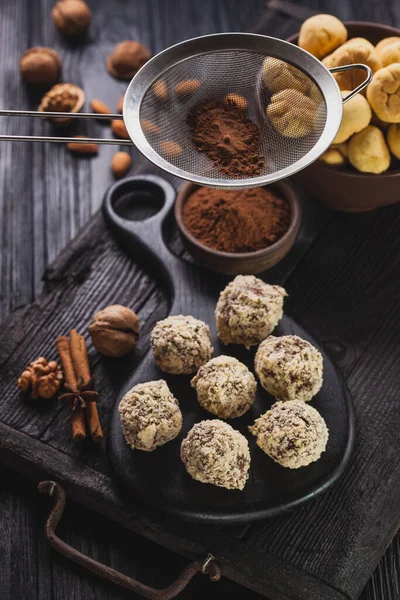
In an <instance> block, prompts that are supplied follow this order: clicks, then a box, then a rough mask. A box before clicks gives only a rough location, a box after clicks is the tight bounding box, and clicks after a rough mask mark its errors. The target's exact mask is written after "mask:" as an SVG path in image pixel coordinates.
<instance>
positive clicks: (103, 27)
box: [0, 0, 400, 600]
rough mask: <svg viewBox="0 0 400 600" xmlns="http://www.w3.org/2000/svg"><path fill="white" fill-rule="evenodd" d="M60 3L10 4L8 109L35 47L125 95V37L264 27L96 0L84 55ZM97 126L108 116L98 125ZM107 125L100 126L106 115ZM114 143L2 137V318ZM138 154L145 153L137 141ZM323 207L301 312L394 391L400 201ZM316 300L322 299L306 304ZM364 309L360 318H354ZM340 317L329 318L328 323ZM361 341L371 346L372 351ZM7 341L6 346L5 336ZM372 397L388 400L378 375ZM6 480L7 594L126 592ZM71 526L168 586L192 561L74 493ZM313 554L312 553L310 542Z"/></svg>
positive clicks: (14, 124) (322, 2)
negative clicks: (79, 150) (70, 36)
mask: <svg viewBox="0 0 400 600" xmlns="http://www.w3.org/2000/svg"><path fill="white" fill-rule="evenodd" d="M52 4H53V1H52V0H34V1H32V0H14V2H9V1H8V0H2V1H1V2H0V80H1V81H2V85H1V86H0V106H2V107H7V108H28V107H34V106H35V102H36V99H35V98H33V97H31V96H30V93H29V92H28V91H27V90H26V88H25V87H24V86H23V85H22V84H21V82H20V80H19V77H18V74H17V69H18V57H19V55H20V54H21V53H22V51H24V50H25V49H26V48H28V47H31V46H35V45H48V46H51V47H54V48H56V49H57V50H60V52H61V53H62V55H63V57H64V71H63V78H64V80H65V81H73V82H75V83H77V84H83V86H84V88H85V91H86V92H87V96H88V98H89V99H90V98H93V97H100V98H102V99H103V100H105V101H107V102H109V103H110V104H111V105H112V106H114V105H115V103H116V101H117V99H118V98H119V96H120V95H121V93H123V91H124V89H125V85H123V84H122V83H119V82H117V81H113V80H111V79H110V78H108V77H105V75H104V60H105V57H106V56H107V54H108V53H109V51H110V50H111V48H112V47H113V46H114V44H115V43H117V42H118V41H120V40H121V39H125V38H134V39H139V40H140V41H142V42H144V43H145V44H146V45H148V46H149V47H151V49H152V51H153V52H157V51H159V50H161V49H163V48H165V47H166V46H168V45H170V44H172V43H174V42H176V41H179V40H181V39H184V38H187V37H193V36H195V35H200V34H204V33H211V32H215V31H234V30H243V31H246V30H249V29H252V28H253V27H254V26H255V25H256V24H257V19H258V16H259V14H260V13H261V11H262V9H263V5H264V2H263V0H247V1H246V2H241V1H240V0H202V1H201V2H199V3H196V2H195V1H194V0H191V1H186V0H179V1H178V0H152V1H151V2H149V0H135V1H134V2H133V1H131V2H128V1H127V0H126V1H124V0H113V2H107V1H106V0H101V1H100V0H98V1H97V2H95V0H92V1H89V5H90V6H91V8H92V9H93V14H94V20H93V25H92V28H91V34H90V37H89V40H88V46H85V51H84V52H81V51H80V49H79V46H78V47H76V46H75V47H73V46H70V45H69V44H68V43H66V42H65V41H63V40H62V39H61V38H60V36H59V35H58V34H57V33H56V31H55V30H54V27H53V24H52V22H51V18H50V11H51V6H52ZM297 4H298V5H300V4H303V5H305V6H309V7H310V8H312V9H314V10H316V11H318V12H332V13H334V14H337V15H338V16H340V17H341V18H343V19H360V20H361V19H362V20H371V21H376V22H384V23H388V24H391V25H397V26H399V25H400V2H399V1H398V0H396V2H391V1H388V0H387V1H384V2H378V1H377V0H368V1H367V2H362V3H361V2H358V1H357V0H349V1H348V2H342V3H338V2H335V0H302V1H301V2H297ZM264 30H265V31H266V32H268V33H270V34H271V35H274V34H275V35H279V36H281V37H286V36H287V35H289V34H290V33H292V32H293V31H295V30H296V23H295V22H294V21H293V20H290V19H288V18H287V17H284V16H283V15H282V14H278V13H276V12H274V11H271V12H269V13H268V15H267V19H266V21H265V23H264ZM95 129H96V126H95V127H94V129H93V128H92V129H90V133H94V132H95ZM43 130H46V125H45V124H43V123H41V122H39V123H38V122H33V121H26V120H22V119H21V120H13V121H11V120H4V119H3V120H2V121H1V131H2V132H7V133H22V132H29V133H35V134H40V133H41V132H43ZM80 131H82V130H80ZM98 131H101V129H100V126H98ZM83 132H84V131H83ZM113 152H114V149H112V148H107V147H105V148H103V149H102V151H101V153H100V155H99V157H97V158H96V159H94V160H90V161H88V160H82V159H81V160H77V159H75V158H72V157H71V156H70V155H66V153H65V149H64V148H62V147H58V146H51V145H43V146H42V145H39V144H35V145H28V144H17V143H14V144H10V143H3V144H2V145H1V146H0V165H1V166H0V169H1V171H0V172H1V179H0V181H1V183H0V186H1V192H0V215H1V216H0V248H1V251H0V273H1V284H0V320H2V319H5V318H6V317H7V315H8V314H9V313H11V312H12V311H14V310H15V309H16V308H17V307H19V306H21V305H23V304H25V303H29V302H32V301H33V300H34V299H35V298H37V297H38V296H39V294H40V292H41V290H42V280H41V278H42V275H43V272H44V270H45V267H46V265H48V264H49V263H51V262H52V261H53V260H54V259H55V258H56V256H57V255H58V254H59V252H60V251H61V250H62V249H63V248H64V247H65V246H66V244H67V243H68V242H69V240H71V239H72V238H73V237H74V236H75V235H76V233H77V232H78V230H79V229H80V228H81V226H83V225H84V224H85V223H86V222H87V221H88V220H89V218H90V216H91V214H92V213H93V212H95V211H96V210H97V208H98V207H99V205H100V202H101V199H102V195H103V193H104V191H105V189H106V188H107V186H108V185H109V184H110V183H111V181H112V178H111V175H110V173H109V163H110V158H111V156H112V154H113ZM133 154H134V157H135V156H136V154H135V152H134V153H133ZM325 218H326V224H325V225H324V226H323V227H322V228H321V231H320V232H319V235H318V237H317V238H316V239H315V240H314V242H313V244H311V245H310V243H309V242H310V240H306V239H305V240H304V247H306V246H307V248H308V250H307V252H308V255H307V264H308V265H311V266H312V269H314V270H315V269H318V264H319V257H320V256H322V255H323V256H324V265H325V268H326V269H327V275H326V276H324V275H323V274H321V273H318V278H317V280H316V283H315V284H314V280H313V271H312V270H309V269H308V268H307V265H306V264H305V263H304V262H300V263H299V265H296V269H295V268H294V267H295V265H293V272H292V273H291V274H290V277H291V280H290V284H291V290H292V291H293V294H296V297H297V298H299V297H300V296H299V292H300V291H301V298H302V299H301V300H299V301H298V303H297V305H296V309H295V311H294V310H293V307H292V311H293V312H295V313H296V314H297V316H298V317H299V318H300V319H301V321H302V323H303V324H304V325H305V326H306V327H308V328H309V329H310V331H314V332H316V333H318V336H320V337H321V338H324V336H325V334H329V333H331V332H332V330H334V329H335V328H336V329H337V332H338V336H337V339H338V340H346V346H345V347H343V346H341V345H340V343H339V342H338V344H337V346H336V347H333V350H334V351H335V352H336V355H337V359H338V360H339V362H340V365H341V367H342V369H343V371H344V372H345V374H346V376H347V378H348V380H349V381H350V385H351V386H353V387H354V386H360V385H362V381H363V378H364V377H365V373H366V372H367V371H369V370H372V369H373V372H374V373H375V378H377V377H378V374H379V375H380V376H382V377H383V379H385V377H387V381H386V382H385V390H386V393H389V392H392V393H394V394H395V393H396V385H397V383H396V380H395V377H394V375H393V368H394V365H393V362H392V357H391V356H388V355H387V354H385V352H382V353H380V352H379V347H380V344H382V343H383V340H385V338H390V337H391V336H393V337H394V336H395V335H396V333H397V338H396V339H397V340H398V339H399V332H398V324H397V322H398V317H397V315H398V308H399V286H398V281H399V261H398V254H399V253H398V249H397V250H396V248H394V247H393V251H390V250H388V247H387V244H389V243H391V244H393V245H394V241H395V240H396V239H397V237H398V234H397V232H398V222H399V219H400V211H399V209H398V207H391V208H389V209H385V210H383V211H380V212H379V213H376V214H372V215H363V216H358V217H352V216H345V215H332V214H328V213H324V219H325ZM396 224H397V225H396ZM371 245H374V248H375V254H371V253H369V259H368V261H363V252H364V251H365V248H366V247H367V246H369V247H371ZM303 250H304V248H303ZM353 253H360V256H359V260H358V262H357V263H355V262H354V261H353V262H351V264H350V267H347V258H348V256H349V255H352V254H353ZM371 256H376V261H374V260H372V261H371ZM366 262H368V264H366ZM329 270H332V272H333V273H335V276H336V277H337V281H336V283H335V286H337V287H339V288H340V294H338V293H336V295H335V302H336V303H337V304H335V306H332V307H331V306H330V303H329V294H330V290H331V286H332V281H330V277H329ZM314 272H315V271H314ZM135 276H136V285H137V288H138V289H140V293H141V296H142V298H143V299H144V301H143V306H142V308H141V310H145V308H146V303H150V304H151V303H153V304H154V302H156V301H157V298H155V294H154V289H153V288H149V289H147V288H146V286H149V285H152V284H149V283H148V280H147V276H146V274H145V273H143V272H142V271H141V270H140V269H138V271H137V273H136V275H135ZM375 281H376V285H374V282H375ZM355 287H356V288H357V287H358V289H359V294H358V295H356V294H354V288H355ZM339 298H340V300H338V299H339ZM310 305H312V307H313V310H307V309H308V307H310ZM149 312H150V309H149ZM382 313H385V318H382ZM355 315H358V317H359V319H358V320H354V316H355ZM328 317H329V319H330V323H329V326H328V325H325V324H326V321H327V319H328ZM332 320H334V321H336V322H335V324H332ZM396 328H397V329H396ZM360 339H361V340H362V344H361V346H362V347H363V349H364V351H365V356H364V355H363V353H362V352H361V353H360ZM1 342H2V343H3V348H4V346H5V345H6V343H7V340H2V341H1ZM1 342H0V344H1ZM371 344H372V346H374V345H375V352H374V353H373V354H372V355H373V357H374V365H373V367H372V365H371V362H370V360H371V356H370V354H369V353H368V351H367V348H370V347H371ZM395 347H396V346H395ZM397 349H398V344H397ZM387 374H388V375H387ZM390 374H392V375H390ZM390 377H392V380H393V383H392V384H391V383H390V381H391V380H390ZM366 393H367V392H366ZM373 398H374V399H376V401H379V384H378V382H377V383H376V390H375V392H374V394H373ZM0 482H1V484H0V504H1V506H2V510H1V511H0V556H1V558H0V600H3V599H7V600H8V599H9V598H22V597H27V598H29V599H30V600H34V599H36V598H37V599H38V600H39V599H40V600H45V599H47V598H53V599H58V598H59V599H60V600H61V599H64V598H81V597H84V598H86V599H88V600H89V599H92V598H93V599H94V598H96V599H98V600H103V599H104V600H105V599H107V598H110V599H111V598H113V599H117V598H121V599H123V598H128V594H127V593H125V592H123V591H120V590H118V589H116V588H114V587H112V586H111V585H107V584H104V583H102V582H100V581H99V580H97V579H95V578H94V577H87V576H86V575H85V574H84V573H83V571H81V570H79V569H78V568H74V567H72V566H71V565H70V564H68V563H67V562H66V561H64V560H63V559H61V558H60V557H59V556H58V555H56V554H55V553H53V552H52V551H51V550H50V549H49V548H48V546H47V545H46V543H45V541H44V538H43V536H42V526H43V522H44V519H45V515H46V511H47V506H46V503H44V502H43V499H42V498H41V497H39V496H38V494H37V492H36V489H35V485H34V484H33V483H32V482H30V481H28V480H25V479H24V478H23V477H22V476H21V475H18V474H16V473H15V472H13V471H11V470H9V469H7V468H5V467H0ZM60 533H61V535H62V536H63V537H64V538H65V539H67V541H69V542H70V543H71V544H72V545H74V546H75V547H77V548H79V549H80V550H82V551H83V552H87V553H89V554H90V555H92V556H94V557H95V558H97V559H99V560H101V561H103V562H106V563H107V564H110V565H111V566H113V567H115V568H117V569H119V570H121V571H123V572H125V573H129V574H130V575H132V576H137V577H139V578H141V579H143V580H145V581H146V582H147V583H150V584H153V585H156V586H162V585H165V584H167V583H169V582H170V580H171V578H172V576H174V575H175V574H176V573H177V572H178V571H179V570H180V568H181V567H182V566H183V565H184V564H186V562H187V561H186V559H183V558H182V557H179V556H178V555H175V554H172V553H171V552H170V551H168V550H165V549H162V548H160V547H158V546H155V545H154V544H152V543H151V542H149V541H147V540H145V539H143V538H141V537H139V536H137V535H135V534H133V533H132V532H129V531H127V530H125V529H123V528H122V527H119V526H117V525H115V524H114V523H112V522H111V521H108V520H107V519H105V518H103V517H101V516H99V515H97V514H95V513H93V512H91V511H89V510H88V509H86V508H83V507H81V506H80V505H77V504H74V503H71V504H70V506H69V509H68V511H67V513H66V516H65V519H64V520H63V522H62V526H61V529H60ZM309 552H310V553H311V552H312V549H311V548H310V549H309ZM399 573H400V542H399V537H397V538H395V540H394V541H393V543H392V544H391V546H390V547H389V549H388V550H387V553H386V555H385V556H384V558H383V559H382V561H381V563H380V565H379V567H378V568H377V570H376V572H375V574H374V575H373V577H372V579H371V581H370V583H369V584H368V586H367V587H366V589H365V591H364V592H363V594H362V599H363V600H372V599H374V600H395V599H398V598H399V597H400V594H399ZM234 593H238V594H242V596H244V597H245V598H249V599H250V598H256V597H258V596H257V594H255V593H253V592H250V591H247V590H246V591H244V590H243V589H242V588H240V587H239V586H238V585H237V584H234V583H232V582H229V581H227V580H224V581H223V582H221V583H219V584H218V585H215V584H211V583H209V582H208V581H207V580H206V579H205V578H201V577H197V578H196V580H195V582H193V583H192V584H191V585H190V586H189V588H188V589H187V590H186V591H185V592H184V593H183V594H182V598H200V597H204V595H205V594H207V595H208V596H209V597H215V598H217V597H221V596H222V595H226V596H228V595H230V594H234ZM313 600H318V598H313Z"/></svg>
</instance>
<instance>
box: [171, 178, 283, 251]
mask: <svg viewBox="0 0 400 600" xmlns="http://www.w3.org/2000/svg"><path fill="white" fill-rule="evenodd" d="M182 217H183V222H184V224H185V226H186V228H187V229H188V230H189V232H190V233H191V234H192V235H193V237H195V238H196V239H197V240H198V241H199V242H200V243H201V244H203V245H204V246H208V247H209V248H212V249H213V250H218V251H220V252H232V253H245V252H255V251H257V250H262V249H263V248H266V247H268V246H271V245H272V244H274V243H275V242H277V241H278V240H279V238H281V237H282V236H283V235H284V234H285V233H286V231H287V230H288V229H289V225H290V222H291V208H290V206H289V203H288V202H287V200H286V199H284V198H281V197H280V196H278V195H277V194H276V193H275V192H273V191H272V190H269V189H265V188H253V189H245V190H235V191H232V190H219V189H214V188H206V187H204V188H198V189H196V190H195V191H194V192H193V194H191V195H190V196H189V197H188V198H187V200H186V202H185V204H184V206H183V211H182Z"/></svg>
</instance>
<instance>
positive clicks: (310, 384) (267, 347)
mask: <svg viewBox="0 0 400 600" xmlns="http://www.w3.org/2000/svg"><path fill="white" fill-rule="evenodd" d="M254 366H255V371H256V373H257V375H258V377H259V379H260V383H261V385H262V386H263V388H264V389H265V390H267V392H268V393H269V394H272V395H273V396H275V398H276V399H277V400H304V401H305V402H307V401H308V400H311V398H313V396H315V394H316V393H317V392H319V390H320V389H321V386H322V373H323V366H322V355H321V353H320V352H319V351H318V350H317V349H316V348H314V346H312V345H311V344H310V343H309V342H306V340H302V339H301V338H299V337H298V336H297V335H283V336H282V337H274V336H272V335H271V336H270V337H268V338H267V339H266V340H264V341H263V342H262V343H261V344H260V346H259V348H258V350H257V353H256V357H255V361H254Z"/></svg>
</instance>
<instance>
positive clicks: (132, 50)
mask: <svg viewBox="0 0 400 600" xmlns="http://www.w3.org/2000/svg"><path fill="white" fill-rule="evenodd" d="M149 58H151V54H150V52H149V50H148V49H147V48H146V47H145V46H143V44H140V43H139V42H135V41H134V40H125V41H124V42H121V43H120V44H118V45H117V46H116V47H115V48H114V50H113V51H112V53H111V54H110V55H109V57H108V58H107V70H108V72H109V73H110V74H111V75H113V76H114V77H116V78H117V79H131V78H132V77H133V76H134V75H135V73H136V72H137V71H139V69H140V68H141V67H143V65H144V64H145V63H146V62H147V61H148V60H149Z"/></svg>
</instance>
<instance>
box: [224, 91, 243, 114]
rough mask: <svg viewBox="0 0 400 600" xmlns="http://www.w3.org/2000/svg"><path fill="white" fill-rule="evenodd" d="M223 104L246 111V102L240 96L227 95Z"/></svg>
mask: <svg viewBox="0 0 400 600" xmlns="http://www.w3.org/2000/svg"><path fill="white" fill-rule="evenodd" d="M224 102H225V104H234V105H235V106H236V107H237V108H241V109H242V110H246V108H247V100H246V98H245V97H244V96H241V95H240V94H234V93H232V94H227V95H226V96H225V98H224Z"/></svg>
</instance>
